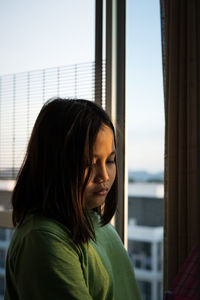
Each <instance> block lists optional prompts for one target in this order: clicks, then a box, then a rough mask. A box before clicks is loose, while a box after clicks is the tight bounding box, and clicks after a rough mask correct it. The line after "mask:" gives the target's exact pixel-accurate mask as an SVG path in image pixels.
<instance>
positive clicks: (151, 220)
mask: <svg viewBox="0 0 200 300" xmlns="http://www.w3.org/2000/svg"><path fill="white" fill-rule="evenodd" d="M128 191H129V192H128V204H129V209H128V252H129V256H130V259H131V261H132V263H133V266H134V270H135V276H136V279H137V282H138V286H139V289H140V292H141V295H142V299H143V300H161V299H162V294H163V291H162V289H163V287H162V285H163V284H162V283H163V274H162V272H163V192H164V191H163V184H161V183H159V184H158V183H130V184H129V188H128Z"/></svg>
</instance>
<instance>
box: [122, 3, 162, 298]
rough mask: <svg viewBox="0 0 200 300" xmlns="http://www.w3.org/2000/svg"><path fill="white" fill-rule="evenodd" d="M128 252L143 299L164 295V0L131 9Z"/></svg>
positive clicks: (128, 90)
mask: <svg viewBox="0 0 200 300" xmlns="http://www.w3.org/2000/svg"><path fill="white" fill-rule="evenodd" d="M127 127H128V147H127V149H128V171H129V183H128V207H129V209H128V252H129V255H130V258H131V261H132V263H133V265H134V268H135V275H136V279H137V281H138V285H139V288H140V292H141V295H142V299H148V300H160V299H162V289H161V287H162V270H163V264H162V261H163V194H164V188H163V170H164V100H163V79H162V60H161V33H160V7H159V1H157V0H153V1H145V0H142V1H141V0H134V1H128V7H127Z"/></svg>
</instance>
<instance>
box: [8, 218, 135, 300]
mask: <svg viewBox="0 0 200 300" xmlns="http://www.w3.org/2000/svg"><path fill="white" fill-rule="evenodd" d="M92 219H93V222H94V228H95V233H96V242H93V241H90V242H89V244H83V245H76V244H75V243H74V242H73V241H72V239H71V238H70V234H69V231H68V229H67V228H66V227H65V226H63V225H62V224H60V223H58V222H56V221H55V220H52V219H47V218H44V217H41V216H37V215H28V216H27V217H26V218H25V220H24V222H23V224H22V225H20V226H19V227H18V228H17V229H16V230H15V232H14V234H13V237H12V240H11V243H10V246H9V250H8V254H7V263H6V292H5V300H65V299H70V300H71V299H79V300H91V299H95V300H106V299H107V300H111V299H114V300H140V296H139V292H138V287H137V284H136V281H135V277H134V272H133V267H132V265H131V263H130V260H129V257H128V255H127V252H126V251H125V249H124V247H123V244H122V242H121V240H120V238H119V236H118V234H117V233H116V231H115V229H114V228H113V227H112V225H111V224H107V225H105V226H103V227H101V226H100V225H99V216H98V215H97V214H94V215H93V216H92Z"/></svg>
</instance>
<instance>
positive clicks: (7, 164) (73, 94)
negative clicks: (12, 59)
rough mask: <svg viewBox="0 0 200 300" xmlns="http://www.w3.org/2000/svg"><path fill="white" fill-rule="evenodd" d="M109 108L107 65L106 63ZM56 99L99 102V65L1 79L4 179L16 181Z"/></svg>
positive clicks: (0, 153) (0, 140) (0, 133)
mask: <svg viewBox="0 0 200 300" xmlns="http://www.w3.org/2000/svg"><path fill="white" fill-rule="evenodd" d="M99 84H100V85H101V86H102V103H103V106H104V108H105V62H102V82H101V83H99ZM52 97H63V98H81V99H88V100H91V101H94V100H95V63H94V62H91V63H82V64H75V65H69V66H62V67H54V68H47V69H42V70H35V71H30V72H23V73H17V74H10V75H3V76H0V179H15V178H16V175H17V173H18V171H19V168H20V166H21V164H22V161H23V158H24V155H25V151H26V147H27V142H28V140H29V137H30V134H31V131H32V128H33V125H34V122H35V120H36V117H37V115H38V113H39V111H40V109H41V107H42V105H43V104H44V102H45V101H46V100H48V99H49V98H52Z"/></svg>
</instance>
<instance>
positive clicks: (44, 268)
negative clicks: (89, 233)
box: [15, 231, 92, 300]
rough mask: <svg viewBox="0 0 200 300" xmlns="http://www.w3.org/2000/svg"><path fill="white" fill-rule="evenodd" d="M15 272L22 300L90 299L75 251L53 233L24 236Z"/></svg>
mask: <svg viewBox="0 0 200 300" xmlns="http://www.w3.org/2000/svg"><path fill="white" fill-rule="evenodd" d="M15 274H16V283H17V286H18V290H19V293H20V299H21V300H27V299H29V300H47V299H48V300H55V299H57V300H65V299H66V300H72V299H73V300H75V299H76V300H77V299H79V300H80V299H81V300H92V297H91V295H90V294H89V289H88V287H87V285H86V281H85V278H84V274H83V270H82V267H81V263H80V260H79V255H78V253H77V251H75V249H74V248H73V246H72V245H70V243H69V244H68V243H66V242H62V240H61V239H60V238H59V237H58V236H56V235H55V234H52V233H49V232H43V231H34V232H31V233H30V234H29V235H28V236H26V238H25V239H24V242H23V246H22V249H21V251H20V255H19V257H18V259H17V263H16V266H15Z"/></svg>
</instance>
